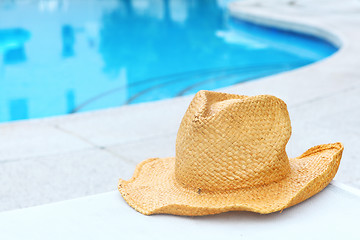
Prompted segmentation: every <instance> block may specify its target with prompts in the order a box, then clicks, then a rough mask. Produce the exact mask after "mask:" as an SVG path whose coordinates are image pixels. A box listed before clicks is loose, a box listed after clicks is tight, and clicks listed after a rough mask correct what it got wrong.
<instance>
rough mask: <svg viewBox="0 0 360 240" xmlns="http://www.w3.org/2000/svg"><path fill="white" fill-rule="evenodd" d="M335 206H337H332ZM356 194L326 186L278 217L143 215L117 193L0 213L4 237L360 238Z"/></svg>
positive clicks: (359, 204)
mask: <svg viewBox="0 0 360 240" xmlns="http://www.w3.org/2000/svg"><path fill="white" fill-rule="evenodd" d="M334 203H336V204H334ZM359 215H360V194H359V193H358V190H357V189H356V190H353V189H351V188H349V187H347V189H344V188H342V186H339V185H337V184H336V183H335V184H330V185H329V186H328V187H327V188H325V189H324V190H323V191H322V192H320V193H319V194H317V195H315V196H313V197H312V198H310V199H308V200H306V201H305V202H302V203H300V204H298V205H296V206H294V207H291V208H287V209H285V210H283V211H282V212H281V213H280V212H277V213H273V214H268V215H260V214H257V213H250V212H228V213H222V214H218V215H213V216H203V217H184V216H172V215H153V216H144V215H142V214H140V213H138V212H136V211H135V210H134V209H132V208H131V207H129V206H128V205H127V203H126V202H125V201H124V200H123V199H122V198H121V195H120V194H119V193H118V192H117V191H113V192H109V193H103V194H98V195H94V196H89V197H84V198H79V199H75V200H70V201H63V202H59V203H53V204H46V205H43V206H38V207H32V208H28V209H23V210H15V211H9V212H3V213H0V232H1V237H2V239H7V240H15V239H37V240H42V239H44V240H45V239H53V240H55V239H59V240H63V239H68V240H72V239H74V240H75V239H76V240H78V239H109V240H110V239H232V238H234V239H264V238H265V239H347V240H350V239H358V234H357V233H358V231H357V227H358V221H357V220H358V217H359Z"/></svg>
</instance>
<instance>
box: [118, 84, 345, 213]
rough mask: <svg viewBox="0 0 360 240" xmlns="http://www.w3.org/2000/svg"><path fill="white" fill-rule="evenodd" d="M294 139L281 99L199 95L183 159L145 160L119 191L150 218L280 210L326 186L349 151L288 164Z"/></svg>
mask: <svg viewBox="0 0 360 240" xmlns="http://www.w3.org/2000/svg"><path fill="white" fill-rule="evenodd" d="M290 135H291V124H290V118H289V114H288V111H287V107H286V104H285V103H284V102H283V101H282V100H280V99H278V98H276V97H274V96H270V95H260V96H254V97H248V96H240V95H234V94H225V93H218V92H210V91H200V92H198V93H197V94H196V95H195V97H194V99H193V100H192V102H191V103H190V106H189V108H188V109H187V111H186V113H185V115H184V117H183V120H182V122H181V124H180V128H179V131H178V135H177V139H176V157H175V158H174V157H173V158H162V159H160V158H152V159H148V160H145V161H143V162H142V163H140V164H139V165H138V166H137V167H136V170H135V173H134V176H133V177H132V178H131V179H130V180H129V181H125V180H122V179H120V181H119V184H118V189H119V191H120V193H121V194H122V196H123V197H124V199H125V200H126V202H127V203H128V204H129V205H130V206H132V207H133V208H134V209H136V210H137V211H139V212H141V213H143V214H146V215H150V214H155V213H167V214H175V215H188V216H199V215H209V214H216V213H221V212H227V211H253V212H258V213H262V214H266V213H271V212H276V211H280V210H283V209H285V208H287V207H290V206H293V205H295V204H297V203H299V202H301V201H304V200H305V199H307V198H309V197H311V196H313V195H314V194H316V193H318V192H319V191H321V190H322V189H323V188H324V187H326V186H327V185H328V184H329V183H330V181H331V180H332V179H333V177H334V176H335V174H336V172H337V169H338V167H339V164H340V159H341V155H342V151H343V145H342V144H341V143H334V144H325V145H320V146H316V147H313V148H311V149H309V150H307V151H306V152H305V153H304V154H302V155H301V156H300V157H297V158H293V159H289V158H288V157H287V154H286V151H285V147H286V144H287V142H288V140H289V138H290Z"/></svg>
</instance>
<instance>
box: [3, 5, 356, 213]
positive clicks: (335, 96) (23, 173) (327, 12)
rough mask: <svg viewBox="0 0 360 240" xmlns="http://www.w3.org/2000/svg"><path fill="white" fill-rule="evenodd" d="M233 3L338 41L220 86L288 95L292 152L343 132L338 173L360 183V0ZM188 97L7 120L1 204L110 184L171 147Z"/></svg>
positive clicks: (241, 10)
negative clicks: (295, 62) (284, 68)
mask: <svg viewBox="0 0 360 240" xmlns="http://www.w3.org/2000/svg"><path fill="white" fill-rule="evenodd" d="M230 11H231V14H232V15H234V16H235V17H239V18H243V19H246V20H250V21H256V22H258V23H262V24H268V25H271V26H277V27H280V28H285V29H288V30H295V31H305V32H307V33H311V34H315V35H318V36H321V37H325V38H327V39H328V40H330V41H333V42H334V43H336V44H339V45H340V46H341V48H340V50H339V51H338V52H337V53H335V54H334V55H333V56H331V57H329V58H327V59H325V60H323V61H320V62H317V63H315V64H311V65H308V66H305V67H303V68H300V69H297V70H293V71H289V72H285V73H281V74H278V75H273V76H270V77H266V78H262V79H259V80H254V81H250V82H246V83H243V84H239V85H235V86H231V87H227V88H224V89H221V90H220V91H224V92H229V93H237V94H243V95H256V94H272V95H275V96H277V97H280V98H282V99H283V100H284V101H285V102H286V103H287V104H288V108H289V113H290V117H291V120H292V129H293V133H292V137H291V139H290V142H289V145H288V148H287V151H288V154H289V156H290V157H295V156H298V155H300V154H301V153H302V152H304V151H306V150H307V149H308V148H310V147H311V146H314V145H318V144H323V143H329V142H337V141H341V142H343V144H344V146H345V150H344V154H343V158H342V162H341V164H340V169H339V171H338V174H337V176H336V177H335V179H336V180H338V182H342V183H346V184H349V185H352V186H354V187H357V188H360V174H359V173H360V157H359V156H360V147H359V146H360V44H358V43H359V42H360V1H351V0H345V1H341V2H339V1H335V0H327V1H324V0H319V1H316V2H313V1H309V0H302V1H300V0H299V1H266V2H263V1H242V2H238V3H233V4H231V5H230ZM191 98H192V96H188V97H182V98H175V99H169V100H163V101H158V102H150V103H142V104H138V105H131V106H124V107H119V108H113V109H107V110H101V111H93V112H88V113H81V114H75V115H68V116H60V117H53V118H46V119H39V120H29V121H21V122H10V123H3V124H0V182H1V183H2V187H1V188H0V211H1V210H10V209H16V208H22V207H28V206H34V205H41V204H44V203H49V202H54V201H61V200H65V199H72V198H76V197H81V196H86V195H91V194H97V193H103V192H107V191H111V190H114V189H116V184H117V181H118V178H120V177H121V178H125V179H127V178H130V177H131V175H132V173H133V171H134V168H135V165H136V164H137V163H139V162H141V161H143V160H145V159H146V158H149V157H167V156H173V155H174V154H175V139H176V132H177V129H178V126H179V123H180V121H181V118H182V116H183V114H184V112H185V110H186V108H187V106H188V104H189V102H190V100H191Z"/></svg>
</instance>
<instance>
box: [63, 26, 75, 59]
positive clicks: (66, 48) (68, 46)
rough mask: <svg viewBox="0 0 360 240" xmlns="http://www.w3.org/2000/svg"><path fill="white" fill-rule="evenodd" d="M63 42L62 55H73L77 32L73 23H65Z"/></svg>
mask: <svg viewBox="0 0 360 240" xmlns="http://www.w3.org/2000/svg"><path fill="white" fill-rule="evenodd" d="M61 36H62V42H63V48H62V56H63V57H65V58H66V57H72V56H73V55H74V44H75V32H74V28H73V27H72V26H71V25H63V26H62V28H61Z"/></svg>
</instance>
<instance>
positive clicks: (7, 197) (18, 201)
mask: <svg viewBox="0 0 360 240" xmlns="http://www.w3.org/2000/svg"><path fill="white" fill-rule="evenodd" d="M134 165H135V164H131V163H128V162H127V160H126V159H121V158H119V157H118V156H114V155H113V154H112V153H109V152H108V151H106V150H100V149H90V150H83V151H76V152H71V153H63V154H58V155H53V156H46V157H36V158H24V159H21V160H18V161H9V162H6V163H3V164H0V182H1V183H2V185H1V188H0V199H1V204H0V211H3V210H10V209H16V208H24V207H29V206H34V205H40V204H45V203H49V202H54V201H61V200H66V199H71V198H76V197H81V196H85V195H91V194H96V193H102V192H105V191H111V190H114V189H116V182H117V181H118V179H119V177H120V176H121V177H124V178H130V177H131V176H132V174H133V171H134V167H135V166H134ZM0 232H1V231H0ZM0 235H1V234H0Z"/></svg>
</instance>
